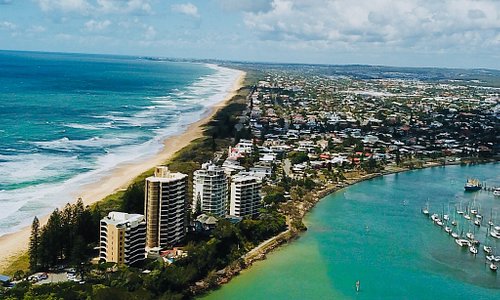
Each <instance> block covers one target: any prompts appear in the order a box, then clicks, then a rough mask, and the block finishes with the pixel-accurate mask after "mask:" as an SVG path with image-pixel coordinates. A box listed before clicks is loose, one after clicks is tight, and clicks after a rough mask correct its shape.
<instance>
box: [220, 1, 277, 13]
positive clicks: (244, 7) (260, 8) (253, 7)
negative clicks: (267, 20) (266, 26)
mask: <svg viewBox="0 0 500 300" xmlns="http://www.w3.org/2000/svg"><path fill="white" fill-rule="evenodd" d="M272 2H273V1H272V0H237V1H235V0H217V3H218V4H219V5H220V6H221V7H222V9H224V10H227V11H246V12H264V11H268V10H270V9H271V8H272V6H271V3H272Z"/></svg>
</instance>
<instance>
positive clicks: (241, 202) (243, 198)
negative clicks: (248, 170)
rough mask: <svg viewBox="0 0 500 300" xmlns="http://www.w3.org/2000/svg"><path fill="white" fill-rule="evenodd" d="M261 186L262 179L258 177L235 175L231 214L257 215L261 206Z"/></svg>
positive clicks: (233, 178) (242, 215)
mask: <svg viewBox="0 0 500 300" xmlns="http://www.w3.org/2000/svg"><path fill="white" fill-rule="evenodd" d="M261 188H262V181H261V180H260V179H259V178H258V177H255V176H242V175H235V176H233V177H232V180H231V201H230V202H231V203H230V209H229V214H230V215H232V216H236V217H245V216H255V215H257V214H258V213H259V208H260V207H261V193H260V192H261Z"/></svg>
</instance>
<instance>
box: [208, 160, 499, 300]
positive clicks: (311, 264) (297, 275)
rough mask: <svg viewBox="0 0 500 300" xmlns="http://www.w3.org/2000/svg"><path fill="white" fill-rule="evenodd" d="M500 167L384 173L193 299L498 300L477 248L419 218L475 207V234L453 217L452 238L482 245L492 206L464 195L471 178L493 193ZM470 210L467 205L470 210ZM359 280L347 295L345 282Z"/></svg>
mask: <svg viewBox="0 0 500 300" xmlns="http://www.w3.org/2000/svg"><path fill="white" fill-rule="evenodd" d="M499 168H500V164H498V163H492V164H486V165H476V166H458V165H457V166H446V167H434V168H428V169H424V170H415V171H410V172H404V173H399V174H392V175H387V176H384V177H379V178H375V179H372V180H368V181H365V182H361V183H359V184H356V185H354V186H351V187H348V188H345V189H343V190H340V191H338V192H336V193H334V194H331V195H329V196H327V197H325V198H324V199H322V200H321V201H320V202H319V203H318V205H317V206H316V207H315V208H313V210H312V211H311V212H310V213H309V214H308V215H307V218H306V225H307V226H308V230H307V232H305V233H303V234H302V235H301V237H300V238H299V239H298V240H296V241H293V242H292V243H291V244H290V245H286V246H283V247H282V248H280V249H278V250H277V251H275V252H272V253H271V254H269V255H268V256H267V259H266V260H264V261H259V262H257V263H255V264H254V265H253V266H252V267H251V268H250V269H248V270H244V271H243V272H242V273H241V274H240V275H239V276H237V277H235V278H233V279H232V280H231V281H230V282H229V283H228V284H226V285H223V286H222V287H221V288H220V289H218V290H216V291H214V292H212V293H210V294H208V295H206V296H205V297H202V298H203V299H218V300H220V299H241V300H244V299H273V300H280V299H287V300H290V299H436V298H440V299H499V297H500V274H499V273H500V272H499V273H494V272H492V271H490V269H489V268H488V264H486V263H485V262H486V259H485V254H484V252H483V250H482V244H481V246H480V247H478V250H479V253H478V254H477V255H475V256H474V255H472V254H471V253H469V251H468V249H466V248H465V247H464V248H461V247H459V246H458V245H457V244H456V243H455V242H454V239H453V238H452V237H451V236H450V235H448V234H447V233H445V232H444V230H443V229H442V228H440V227H438V226H437V225H435V224H433V223H432V221H431V220H430V219H429V218H427V217H425V216H424V215H423V214H422V213H421V208H422V207H424V206H425V205H426V203H427V202H428V203H429V208H430V212H431V214H432V213H434V212H435V213H438V214H442V212H443V211H444V212H445V213H448V212H449V213H450V215H451V217H452V218H453V217H455V216H454V212H455V207H456V206H458V207H460V205H462V209H464V210H465V208H466V206H467V205H475V206H476V207H478V208H479V213H480V214H482V215H483V222H482V226H481V227H480V228H478V227H477V226H475V225H472V224H470V222H467V221H466V220H465V219H464V218H463V217H461V216H460V215H456V219H457V220H458V221H459V224H458V226H457V228H454V231H456V232H458V233H459V234H460V233H461V232H462V230H463V232H464V234H465V233H466V232H467V231H469V230H470V231H471V232H474V233H475V236H476V238H477V239H478V240H480V241H481V242H482V243H484V242H485V241H487V243H489V244H490V245H492V246H493V248H494V251H495V252H496V255H500V240H496V239H494V238H491V237H490V238H488V239H487V240H486V236H487V234H486V228H487V227H488V225H487V222H488V220H489V219H490V216H491V217H492V218H493V220H494V221H495V223H496V225H500V198H499V197H494V196H493V194H492V193H491V192H486V191H480V192H476V193H466V192H464V189H463V184H464V183H465V180H466V179H467V178H468V177H475V178H478V179H480V180H481V181H483V182H484V183H486V184H487V185H489V186H495V185H496V186H499V185H500V172H499ZM473 203H474V204H473ZM357 280H359V281H360V291H359V292H356V289H355V282H356V281H357Z"/></svg>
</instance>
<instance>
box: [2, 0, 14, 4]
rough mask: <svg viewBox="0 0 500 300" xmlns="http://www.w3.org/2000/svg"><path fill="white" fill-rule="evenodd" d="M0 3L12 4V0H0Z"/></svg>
mask: <svg viewBox="0 0 500 300" xmlns="http://www.w3.org/2000/svg"><path fill="white" fill-rule="evenodd" d="M2 4H12V0H0V5H2Z"/></svg>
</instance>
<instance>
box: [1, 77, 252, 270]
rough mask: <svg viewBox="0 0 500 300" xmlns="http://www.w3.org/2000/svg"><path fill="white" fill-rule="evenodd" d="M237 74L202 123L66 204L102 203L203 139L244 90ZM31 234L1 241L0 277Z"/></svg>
mask: <svg viewBox="0 0 500 300" xmlns="http://www.w3.org/2000/svg"><path fill="white" fill-rule="evenodd" d="M237 71H238V72H239V75H238V76H237V77H236V78H235V81H234V83H233V85H232V86H231V89H230V90H228V91H227V94H226V95H225V96H224V98H223V99H220V101H218V102H217V103H215V104H213V105H211V106H209V107H207V109H206V111H205V112H204V113H203V115H202V117H201V119H199V120H198V121H196V122H194V123H190V124H188V125H187V127H186V129H185V130H183V131H182V132H180V133H178V134H175V135H172V136H169V137H167V138H166V139H165V140H164V141H163V142H162V144H163V147H162V150H161V151H159V152H158V153H156V154H155V155H154V156H152V157H151V158H148V159H146V160H143V161H138V162H135V163H134V162H132V163H127V164H123V165H120V166H118V167H117V168H115V169H114V170H113V171H112V172H111V173H110V174H109V175H106V176H105V177H104V178H103V179H101V180H99V181H97V182H93V183H89V184H86V185H83V186H81V187H80V188H78V191H77V192H75V193H74V194H73V197H72V198H71V199H70V200H71V201H68V202H69V203H74V202H76V200H77V199H78V198H79V197H81V198H82V200H83V202H84V205H86V206H87V205H91V204H93V203H96V202H99V201H101V200H102V199H104V198H105V197H106V196H108V195H111V194H113V193H115V192H118V191H120V190H123V189H126V188H127V187H128V186H129V185H130V183H132V182H133V180H134V179H135V178H136V177H137V176H139V175H141V174H142V173H144V172H146V171H148V170H149V169H151V168H153V167H155V166H156V165H159V164H163V163H165V162H166V161H168V160H169V159H170V158H172V157H173V155H174V154H175V153H177V152H178V151H179V150H181V149H182V148H184V147H185V146H187V145H189V144H190V143H191V142H192V141H194V140H196V139H198V138H200V137H202V136H203V127H204V126H205V125H206V124H208V123H209V122H210V121H211V120H212V118H213V116H214V115H215V114H216V113H217V111H219V110H220V109H221V108H222V107H224V106H226V105H227V104H228V102H229V101H230V100H231V99H232V98H233V96H235V95H236V94H237V92H238V90H239V89H241V88H242V87H243V86H244V85H243V82H244V80H245V77H246V72H244V71H241V70H237ZM48 217H49V215H46V216H43V217H41V218H40V224H41V225H43V224H45V223H46V222H47V220H48ZM30 234H31V225H30V226H26V227H23V228H22V229H20V230H19V231H16V232H12V233H8V234H5V235H3V236H1V237H0V273H1V272H2V271H3V270H4V269H5V268H7V267H8V266H9V265H10V263H11V262H12V261H13V260H15V258H16V257H17V256H19V255H22V254H23V253H24V252H25V251H26V250H27V248H28V242H29V237H30Z"/></svg>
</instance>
